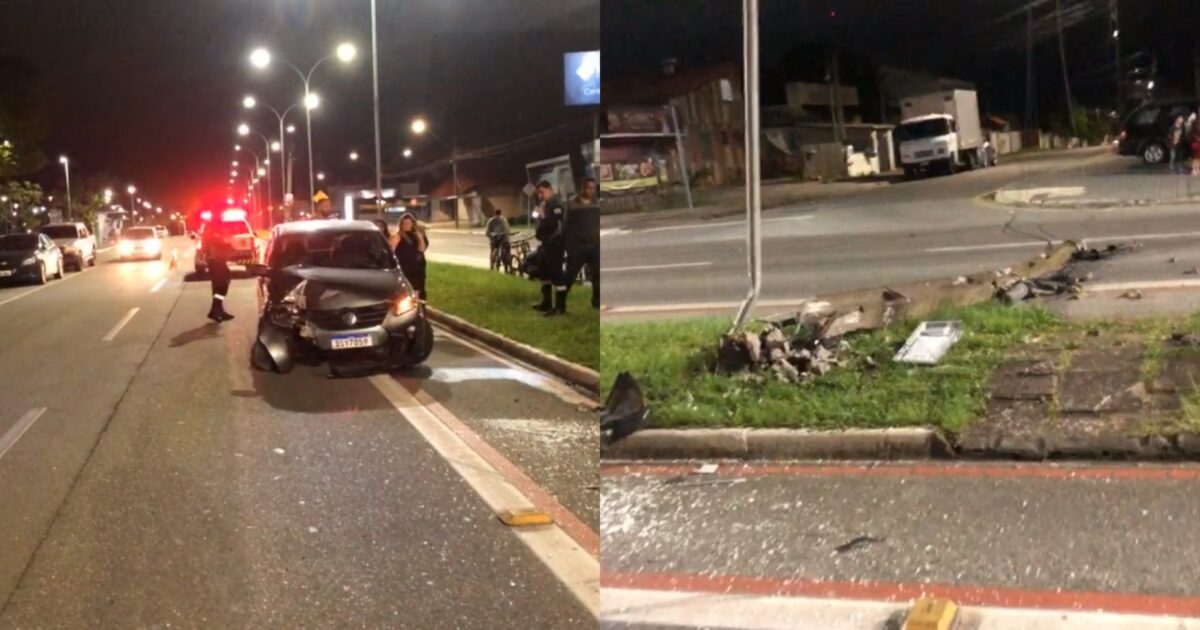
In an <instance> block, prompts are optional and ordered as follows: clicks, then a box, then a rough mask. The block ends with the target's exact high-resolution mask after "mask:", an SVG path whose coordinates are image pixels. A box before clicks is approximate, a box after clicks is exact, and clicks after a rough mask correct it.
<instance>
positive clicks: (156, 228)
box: [154, 225, 171, 238]
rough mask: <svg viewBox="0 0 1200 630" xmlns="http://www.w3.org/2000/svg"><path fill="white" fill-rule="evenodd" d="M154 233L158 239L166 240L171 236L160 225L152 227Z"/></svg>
mask: <svg viewBox="0 0 1200 630" xmlns="http://www.w3.org/2000/svg"><path fill="white" fill-rule="evenodd" d="M154 233H155V234H157V235H158V238H167V237H168V236H170V235H171V233H170V232H168V231H167V228H166V227H164V226H161V225H156V226H154Z"/></svg>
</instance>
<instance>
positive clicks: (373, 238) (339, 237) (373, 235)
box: [271, 230, 396, 269]
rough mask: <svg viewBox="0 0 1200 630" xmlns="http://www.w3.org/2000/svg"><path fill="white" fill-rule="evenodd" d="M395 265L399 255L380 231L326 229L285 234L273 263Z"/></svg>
mask: <svg viewBox="0 0 1200 630" xmlns="http://www.w3.org/2000/svg"><path fill="white" fill-rule="evenodd" d="M292 265H301V266H304V267H331V268H335V269H395V268H396V257H395V256H394V255H393V254H392V250H391V248H389V247H388V243H387V240H386V239H384V238H383V235H382V234H380V233H379V232H371V231H366V230H322V231H320V232H309V233H299V234H285V235H283V236H281V237H279V240H278V241H277V242H276V243H275V254H274V255H273V256H272V258H271V266H273V267H276V268H283V267H290V266H292Z"/></svg>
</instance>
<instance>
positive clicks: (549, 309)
mask: <svg viewBox="0 0 1200 630" xmlns="http://www.w3.org/2000/svg"><path fill="white" fill-rule="evenodd" d="M537 196H538V199H540V200H541V202H542V219H541V222H539V223H538V226H537V231H535V232H534V236H536V237H537V240H538V241H539V242H541V244H542V246H541V251H542V264H543V265H545V272H544V273H543V274H542V301H541V302H540V303H538V304H535V305H534V306H533V308H534V309H536V310H539V311H541V312H542V313H543V314H544V315H546V316H547V317H552V316H555V315H563V314H565V313H566V312H567V289H568V288H570V284H569V283H568V281H567V278H566V270H565V269H564V267H565V265H566V262H567V261H566V257H567V250H566V243H565V239H564V237H563V227H564V226H565V224H566V220H567V210H566V208H565V207H564V206H563V204H562V202H561V201H559V200H558V197H557V196H556V195H555V194H554V186H552V185H550V182H548V181H546V180H542V181H540V182H538V185H537Z"/></svg>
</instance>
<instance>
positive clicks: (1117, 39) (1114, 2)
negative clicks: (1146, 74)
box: [1108, 0, 1125, 122]
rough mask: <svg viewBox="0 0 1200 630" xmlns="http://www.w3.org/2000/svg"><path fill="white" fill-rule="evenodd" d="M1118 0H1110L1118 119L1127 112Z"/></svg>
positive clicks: (1109, 8)
mask: <svg viewBox="0 0 1200 630" xmlns="http://www.w3.org/2000/svg"><path fill="white" fill-rule="evenodd" d="M1119 4H1120V3H1119V2H1118V0H1108V13H1109V17H1111V18H1112V32H1113V48H1114V49H1115V50H1116V55H1117V107H1116V112H1117V121H1118V122H1120V121H1121V120H1122V119H1123V118H1124V114H1125V79H1124V73H1123V72H1122V70H1121V15H1120V6H1119Z"/></svg>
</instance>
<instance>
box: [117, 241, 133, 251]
mask: <svg viewBox="0 0 1200 630" xmlns="http://www.w3.org/2000/svg"><path fill="white" fill-rule="evenodd" d="M117 249H118V250H119V251H120V252H121V253H122V254H129V253H132V252H133V243H130V242H129V241H121V243H120V244H119V245H117Z"/></svg>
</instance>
